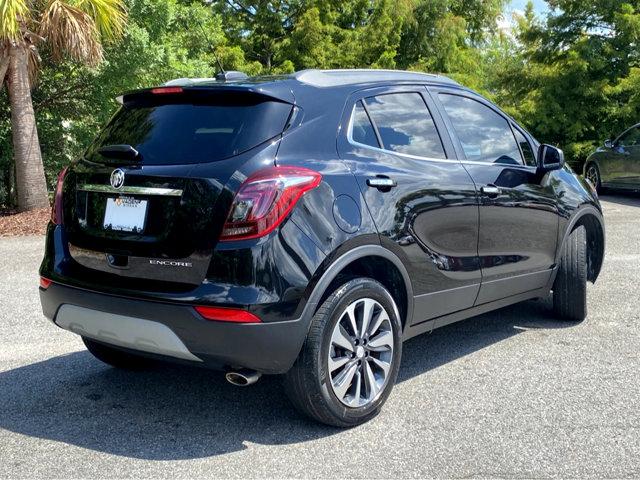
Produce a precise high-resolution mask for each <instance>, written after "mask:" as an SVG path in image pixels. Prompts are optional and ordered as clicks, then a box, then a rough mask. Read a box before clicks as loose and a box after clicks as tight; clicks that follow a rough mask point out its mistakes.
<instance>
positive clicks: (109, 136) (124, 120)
mask: <svg viewBox="0 0 640 480" xmlns="http://www.w3.org/2000/svg"><path fill="white" fill-rule="evenodd" d="M172 97H174V98H172V99H158V100H156V99H153V100H148V99H147V100H145V101H139V102H128V103H126V104H125V106H123V107H122V108H121V109H120V111H119V112H118V113H117V114H116V115H115V117H114V118H113V119H112V120H111V122H109V124H108V125H107V126H106V127H105V129H104V130H103V131H102V133H100V135H99V136H98V138H97V139H96V140H95V141H94V143H93V144H92V146H91V147H89V150H88V151H87V156H88V157H93V159H95V160H97V161H100V159H101V156H100V155H99V154H98V153H97V149H98V148H99V147H101V146H105V145H114V144H129V145H131V146H133V147H134V148H135V149H136V150H138V152H140V154H141V155H142V163H143V164H152V165H163V164H183V163H199V162H211V161H215V160H222V159H224V158H228V157H231V156H234V155H238V154H239V153H242V152H244V151H246V150H249V149H250V148H252V147H255V146H256V145H258V144H260V143H262V142H264V141H266V140H268V139H270V138H272V137H274V136H276V135H278V134H279V133H281V132H282V131H283V129H284V127H285V124H286V122H287V120H288V118H289V113H290V112H291V105H289V104H287V103H281V102H275V101H264V99H262V98H261V97H253V96H247V95H244V96H242V97H240V96H239V95H228V94H225V96H224V98H219V99H217V100H216V99H215V98H214V99H211V98H209V99H207V101H206V103H202V102H200V101H199V102H194V103H189V102H188V101H185V100H183V99H182V100H181V98H182V97H180V96H172ZM159 101H161V102H162V103H158V102H159ZM192 101H193V100H192ZM180 102H184V103H180Z"/></svg>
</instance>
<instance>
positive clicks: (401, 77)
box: [293, 69, 458, 87]
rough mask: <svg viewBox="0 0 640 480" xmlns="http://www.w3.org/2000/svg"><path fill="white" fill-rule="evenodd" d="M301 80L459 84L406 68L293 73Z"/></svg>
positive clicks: (316, 82)
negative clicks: (432, 81)
mask: <svg viewBox="0 0 640 480" xmlns="http://www.w3.org/2000/svg"><path fill="white" fill-rule="evenodd" d="M293 77H294V78H295V79H296V80H298V81H300V82H304V83H307V84H309V85H313V86H316V87H334V86H339V85H349V84H353V83H369V82H371V83H374V82H385V81H418V82H421V81H425V80H436V81H439V82H443V83H450V84H453V85H458V83H457V82H456V81H454V80H451V79H450V78H448V77H444V76H441V75H434V74H432V73H422V72H410V71H406V70H381V69H348V70H347V69H345V70H340V69H338V70H315V69H310V70H301V71H299V72H296V73H294V74H293Z"/></svg>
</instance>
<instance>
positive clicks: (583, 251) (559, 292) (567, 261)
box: [553, 227, 587, 322]
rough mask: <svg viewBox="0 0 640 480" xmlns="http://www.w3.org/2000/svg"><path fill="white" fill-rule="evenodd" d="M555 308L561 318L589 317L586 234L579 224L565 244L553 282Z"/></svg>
mask: <svg viewBox="0 0 640 480" xmlns="http://www.w3.org/2000/svg"><path fill="white" fill-rule="evenodd" d="M553 311H554V313H555V315H556V317H558V318H559V319H563V320H570V321H574V322H581V321H583V320H584V319H585V318H586V317H587V234H586V231H585V229H584V227H578V228H576V229H575V230H574V231H573V232H571V234H570V235H569V238H567V241H566V243H565V245H564V246H563V251H562V258H561V260H560V268H559V270H558V275H557V276H556V279H555V282H554V283H553Z"/></svg>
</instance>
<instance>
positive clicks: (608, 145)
mask: <svg viewBox="0 0 640 480" xmlns="http://www.w3.org/2000/svg"><path fill="white" fill-rule="evenodd" d="M604 148H608V149H609V150H611V149H612V148H613V140H605V141H604Z"/></svg>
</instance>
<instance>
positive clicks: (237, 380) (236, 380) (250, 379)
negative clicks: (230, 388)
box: [224, 369, 262, 387]
mask: <svg viewBox="0 0 640 480" xmlns="http://www.w3.org/2000/svg"><path fill="white" fill-rule="evenodd" d="M261 376H262V374H261V373H259V372H256V371H255V370H248V369H242V370H238V371H234V372H227V374H226V375H225V376H224V377H225V378H226V379H227V382H229V383H230V384H231V385H235V386H236V387H248V386H249V385H253V384H254V383H256V382H257V381H258V380H259V379H260V377H261Z"/></svg>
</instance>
